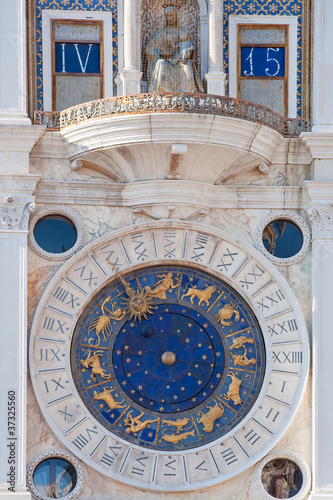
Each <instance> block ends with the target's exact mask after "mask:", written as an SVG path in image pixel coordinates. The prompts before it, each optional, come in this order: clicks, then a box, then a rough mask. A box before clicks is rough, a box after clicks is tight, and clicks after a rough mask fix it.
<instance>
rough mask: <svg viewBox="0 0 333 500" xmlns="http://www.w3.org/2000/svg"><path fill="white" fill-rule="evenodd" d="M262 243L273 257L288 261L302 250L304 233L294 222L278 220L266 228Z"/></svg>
mask: <svg viewBox="0 0 333 500" xmlns="http://www.w3.org/2000/svg"><path fill="white" fill-rule="evenodd" d="M262 241H263V244H264V247H265V248H266V250H267V251H268V252H269V253H270V254H271V255H274V256H275V257H279V258H281V259H287V258H289V257H293V256H294V255H296V254H297V253H298V252H299V251H300V250H301V248H302V246H303V233H302V231H301V229H300V228H299V227H298V226H297V225H296V224H294V222H292V221H290V220H288V219H276V220H273V221H272V222H270V223H269V224H267V226H266V227H265V229H264V231H263V233H262Z"/></svg>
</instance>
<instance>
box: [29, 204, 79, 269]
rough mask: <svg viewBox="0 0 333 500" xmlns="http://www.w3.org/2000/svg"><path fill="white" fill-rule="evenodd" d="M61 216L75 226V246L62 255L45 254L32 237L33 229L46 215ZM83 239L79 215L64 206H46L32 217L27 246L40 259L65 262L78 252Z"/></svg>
mask: <svg viewBox="0 0 333 500" xmlns="http://www.w3.org/2000/svg"><path fill="white" fill-rule="evenodd" d="M54 214H56V215H62V216H64V217H67V218H68V219H70V220H71V221H72V222H73V224H74V225H75V228H76V231H77V238H76V242H75V244H74V245H73V246H72V248H70V249H69V250H67V252H63V253H51V252H46V251H45V250H43V249H42V248H41V247H40V246H39V245H38V243H37V241H36V240H35V237H34V228H35V225H36V224H37V222H38V221H39V220H40V219H42V218H43V217H46V216H48V215H54ZM83 237H84V231H83V222H82V219H81V217H80V215H79V214H78V213H77V212H75V211H74V210H72V209H71V208H69V207H65V206H48V207H42V208H40V209H38V210H36V212H35V213H34V214H33V215H32V217H31V219H30V223H29V235H28V243H29V246H30V247H31V248H32V250H33V251H34V252H35V253H36V254H37V255H39V256H40V257H43V258H44V259H50V260H65V259H68V258H69V257H71V256H72V255H74V254H75V253H76V252H78V251H79V250H80V248H81V247H82V244H83Z"/></svg>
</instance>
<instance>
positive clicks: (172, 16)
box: [163, 1, 178, 26]
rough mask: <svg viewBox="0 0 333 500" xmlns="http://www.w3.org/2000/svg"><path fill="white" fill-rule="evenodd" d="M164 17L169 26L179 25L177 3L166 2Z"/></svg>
mask: <svg viewBox="0 0 333 500" xmlns="http://www.w3.org/2000/svg"><path fill="white" fill-rule="evenodd" d="M163 8H164V17H165V20H166V24H167V26H177V25H178V7H177V5H176V4H175V2H172V1H169V2H165V3H164V5H163Z"/></svg>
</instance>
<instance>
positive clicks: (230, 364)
mask: <svg viewBox="0 0 333 500" xmlns="http://www.w3.org/2000/svg"><path fill="white" fill-rule="evenodd" d="M71 365H72V373H73V378H74V381H75V384H76V387H77V390H78V392H79V394H80V396H81V398H82V400H83V401H84V403H85V405H86V407H87V408H88V409H89V411H90V413H91V414H92V415H94V417H95V418H96V419H97V420H98V421H99V422H100V423H101V424H102V425H103V426H104V427H105V428H106V429H108V430H109V431H110V432H112V433H113V434H115V435H117V436H118V437H121V438H124V439H126V440H127V441H129V442H131V443H134V444H137V445H140V446H145V447H147V448H153V449H157V450H166V451H171V450H180V449H190V448H194V447H197V446H201V445H203V444H207V443H210V442H212V441H214V440H216V439H218V438H222V437H223V436H225V435H226V434H228V433H229V431H230V430H231V429H233V428H234V427H235V426H236V425H238V424H239V423H240V421H241V420H242V419H243V418H244V417H245V415H246V414H247V413H248V412H249V411H250V410H251V408H252V406H253V405H254V403H255V401H256V399H257V397H258V394H259V392H260V389H261V386H262V383H263V378H264V373H265V348H264V341H263V337H262V333H261V330H260V327H259V324H258V322H257V319H256V317H255V316H254V314H253V312H252V310H251V309H250V307H249V306H248V304H247V302H246V301H245V300H244V299H243V298H242V297H241V296H240V295H239V294H238V293H237V292H236V291H235V290H234V289H233V288H232V287H230V286H229V285H228V284H227V283H225V282H224V281H223V280H221V279H219V278H217V277H215V276H213V275H211V274H209V273H207V272H205V271H202V270H198V269H194V268H191V267H187V266H185V265H183V266H181V265H174V266H155V267H150V268H143V269H140V270H136V271H132V272H131V273H128V274H124V275H120V274H119V273H118V274H117V275H116V276H115V277H114V279H113V281H111V282H110V283H109V284H108V285H107V286H106V287H105V288H104V289H102V290H101V291H100V292H99V293H98V294H97V295H96V296H95V297H94V299H93V300H92V301H91V303H90V304H89V306H88V307H87V308H86V309H85V311H84V312H83V314H82V315H81V318H80V320H79V322H78V324H77V326H76V329H75V333H74V336H73V339H72V348H71Z"/></svg>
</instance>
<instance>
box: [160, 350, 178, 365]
mask: <svg viewBox="0 0 333 500" xmlns="http://www.w3.org/2000/svg"><path fill="white" fill-rule="evenodd" d="M175 361H176V355H175V354H174V353H173V352H171V351H165V352H164V353H163V354H162V363H164V364H165V365H168V366H171V365H173V364H174V362H175Z"/></svg>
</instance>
